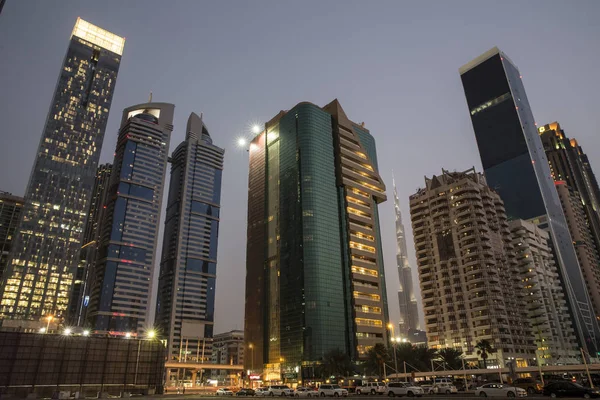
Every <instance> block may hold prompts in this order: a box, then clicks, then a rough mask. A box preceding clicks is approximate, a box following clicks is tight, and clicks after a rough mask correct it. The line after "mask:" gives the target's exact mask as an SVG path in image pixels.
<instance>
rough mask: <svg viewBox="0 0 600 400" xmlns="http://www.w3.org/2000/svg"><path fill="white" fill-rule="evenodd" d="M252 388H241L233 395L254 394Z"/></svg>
mask: <svg viewBox="0 0 600 400" xmlns="http://www.w3.org/2000/svg"><path fill="white" fill-rule="evenodd" d="M254 394H255V391H254V389H250V388H241V389H240V390H239V391H238V392H237V393H236V394H235V395H236V396H254Z"/></svg>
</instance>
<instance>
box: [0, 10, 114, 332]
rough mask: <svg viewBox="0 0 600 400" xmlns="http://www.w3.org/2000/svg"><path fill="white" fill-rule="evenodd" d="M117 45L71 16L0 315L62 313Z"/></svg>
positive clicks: (91, 182) (109, 95) (110, 90)
mask: <svg viewBox="0 0 600 400" xmlns="http://www.w3.org/2000/svg"><path fill="white" fill-rule="evenodd" d="M124 44H125V39H123V38H122V37H119V36H117V35H114V34H112V33H110V32H108V31H105V30H103V29H101V28H99V27H97V26H94V25H92V24H90V23H88V22H86V21H84V20H82V19H80V18H78V19H77V22H76V24H75V28H74V29H73V33H72V35H71V40H70V42H69V48H68V49H67V54H66V56H65V59H64V62H63V65H62V67H61V72H60V75H59V79H58V84H57V86H56V90H55V92H54V96H53V99H52V103H51V105H50V111H49V113H48V117H47V119H46V123H45V126H44V130H43V133H42V138H41V140H40V144H39V147H38V151H37V154H36V157H35V161H34V165H33V169H32V171H31V175H30V178H29V183H28V185H27V190H26V193H25V200H26V203H25V207H24V210H23V218H22V220H21V223H20V224H19V228H18V232H17V237H16V239H15V242H14V245H13V251H12V253H11V259H10V261H9V264H8V266H7V269H6V273H5V276H4V282H5V285H3V291H2V293H1V297H2V300H1V307H0V318H5V319H19V320H34V321H35V320H39V319H40V318H41V317H42V316H43V315H52V316H54V317H57V318H59V319H60V318H62V317H64V316H65V314H66V311H67V304H68V302H69V293H70V290H71V286H72V284H73V275H74V273H75V268H76V266H77V262H78V256H79V250H80V248H81V240H82V236H83V230H84V227H85V221H86V216H87V211H88V208H89V201H90V196H91V192H92V187H93V185H94V176H95V174H96V167H97V166H98V159H99V157H100V149H101V147H102V141H103V139H104V130H105V128H106V122H107V120H108V112H109V110H110V105H111V101H112V96H113V93H114V89H115V84H116V80H117V73H118V71H119V65H120V62H121V54H122V53H123V46H124ZM40 65H43V63H42V64H40ZM7 323H8V322H7V321H4V325H6V324H7ZM18 324H19V326H24V325H23V324H22V323H18Z"/></svg>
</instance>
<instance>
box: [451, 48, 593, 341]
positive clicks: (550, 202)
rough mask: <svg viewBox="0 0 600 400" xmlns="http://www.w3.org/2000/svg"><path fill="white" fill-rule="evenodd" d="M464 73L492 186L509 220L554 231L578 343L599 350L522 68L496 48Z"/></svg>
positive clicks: (591, 312)
mask: <svg viewBox="0 0 600 400" xmlns="http://www.w3.org/2000/svg"><path fill="white" fill-rule="evenodd" d="M459 72H460V75H461V79H462V84H463V88H464V91H465V95H466V99H467V104H468V107H469V111H470V116H471V122H472V124H473V129H474V131H475V138H476V140H477V145H478V147H479V155H480V157H481V163H482V164H483V168H484V171H485V177H486V180H487V182H488V185H489V186H490V187H492V188H493V189H495V190H496V191H497V192H498V193H499V194H500V196H501V197H502V200H503V201H504V204H505V207H506V213H507V215H508V217H509V219H524V220H531V219H534V220H536V221H537V222H538V223H539V225H540V227H542V228H545V229H547V230H548V231H549V232H550V236H551V238H552V243H553V248H554V252H555V255H556V259H557V265H558V267H559V268H558V270H559V273H560V275H561V278H562V282H563V284H564V290H565V295H566V298H567V303H568V306H569V308H570V311H571V315H572V317H573V323H574V325H575V328H576V333H577V338H578V341H579V344H580V346H581V347H583V348H584V349H586V350H588V351H589V352H590V353H594V352H595V351H596V347H597V344H596V337H597V336H598V334H599V332H598V323H597V321H596V319H595V317H594V314H593V310H592V306H591V302H590V299H589V296H588V295H587V291H586V290H585V282H584V278H583V275H582V272H581V269H580V266H579V263H578V261H577V256H576V253H575V249H574V247H573V243H572V241H571V236H570V235H569V230H568V227H567V224H566V221H565V216H564V214H563V210H562V208H561V204H560V200H559V198H558V194H557V192H556V188H555V187H554V180H553V179H552V175H551V173H550V168H549V166H548V159H547V158H546V154H545V152H544V147H543V145H542V142H541V140H540V137H539V135H538V130H537V128H536V124H535V121H534V119H533V114H532V111H531V107H530V105H529V102H528V100H527V95H526V93H525V88H524V86H523V81H522V79H521V75H520V73H519V70H518V69H517V67H516V66H515V65H514V64H513V63H512V62H511V61H510V60H509V58H508V57H507V56H506V55H505V54H504V53H503V52H501V51H500V50H499V49H498V48H496V47H494V48H493V49H491V50H489V51H488V52H486V53H484V54H482V55H481V56H479V57H477V58H476V59H474V60H473V61H471V62H469V63H468V64H466V65H464V66H463V67H461V68H460V70H459Z"/></svg>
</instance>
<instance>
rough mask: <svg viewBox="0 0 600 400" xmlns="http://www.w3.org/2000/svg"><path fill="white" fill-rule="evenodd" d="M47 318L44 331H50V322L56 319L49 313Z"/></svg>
mask: <svg viewBox="0 0 600 400" xmlns="http://www.w3.org/2000/svg"><path fill="white" fill-rule="evenodd" d="M47 319H48V323H47V324H46V330H45V331H44V333H48V330H49V329H50V322H51V321H52V320H53V319H54V317H53V316H52V315H48V317H47Z"/></svg>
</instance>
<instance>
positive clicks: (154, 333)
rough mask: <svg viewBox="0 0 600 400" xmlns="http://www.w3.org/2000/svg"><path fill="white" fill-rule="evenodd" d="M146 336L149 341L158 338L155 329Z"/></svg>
mask: <svg viewBox="0 0 600 400" xmlns="http://www.w3.org/2000/svg"><path fill="white" fill-rule="evenodd" d="M146 336H148V338H149V339H154V337H155V336H156V331H155V330H154V329H151V330H149V331H148V333H147V334H146Z"/></svg>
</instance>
